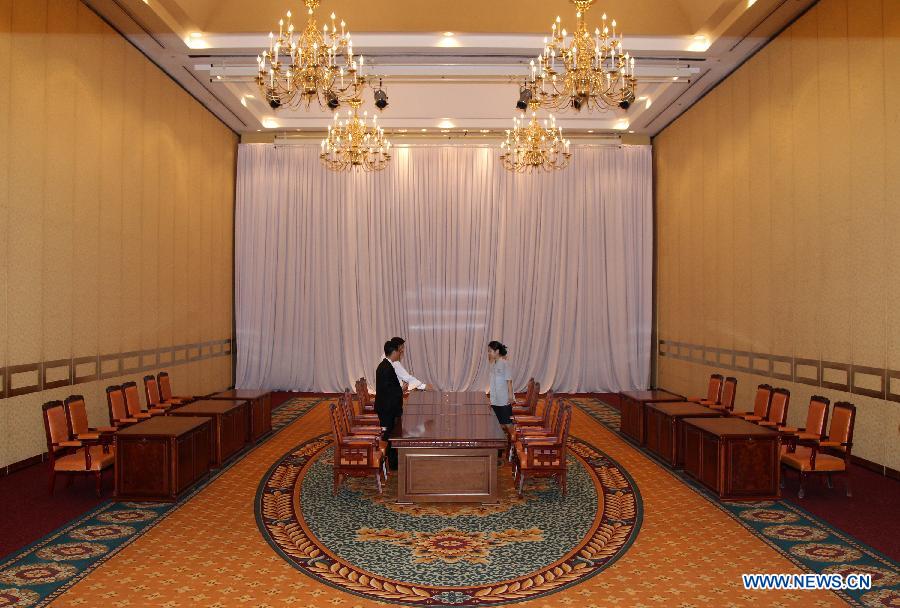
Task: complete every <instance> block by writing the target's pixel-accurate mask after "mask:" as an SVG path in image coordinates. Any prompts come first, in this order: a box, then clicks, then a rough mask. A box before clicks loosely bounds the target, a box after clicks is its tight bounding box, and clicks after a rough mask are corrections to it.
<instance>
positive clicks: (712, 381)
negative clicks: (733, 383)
mask: <svg viewBox="0 0 900 608" xmlns="http://www.w3.org/2000/svg"><path fill="white" fill-rule="evenodd" d="M723 382H724V378H723V377H722V374H710V376H709V387H708V388H707V389H706V399H707V400H708V401H712V402H713V403H719V402H721V401H722V383H723Z"/></svg>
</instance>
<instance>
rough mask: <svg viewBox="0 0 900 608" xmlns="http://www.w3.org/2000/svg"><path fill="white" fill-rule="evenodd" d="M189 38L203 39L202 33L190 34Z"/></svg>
mask: <svg viewBox="0 0 900 608" xmlns="http://www.w3.org/2000/svg"><path fill="white" fill-rule="evenodd" d="M191 38H194V39H196V38H203V32H191Z"/></svg>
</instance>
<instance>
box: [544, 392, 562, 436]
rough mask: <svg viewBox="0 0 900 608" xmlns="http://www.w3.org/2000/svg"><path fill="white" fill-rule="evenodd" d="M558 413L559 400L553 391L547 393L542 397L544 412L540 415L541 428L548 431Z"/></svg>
mask: <svg viewBox="0 0 900 608" xmlns="http://www.w3.org/2000/svg"><path fill="white" fill-rule="evenodd" d="M558 412H559V400H558V399H557V398H556V396H555V395H554V394H553V391H547V394H546V395H545V396H544V411H543V412H542V413H541V426H543V427H544V428H547V429H549V428H550V427H551V425H552V424H553V418H554V417H555V416H556V415H557V414H558Z"/></svg>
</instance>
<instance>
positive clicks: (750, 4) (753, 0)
mask: <svg viewBox="0 0 900 608" xmlns="http://www.w3.org/2000/svg"><path fill="white" fill-rule="evenodd" d="M754 4H756V0H747V8H750V7H751V6H753V5H754Z"/></svg>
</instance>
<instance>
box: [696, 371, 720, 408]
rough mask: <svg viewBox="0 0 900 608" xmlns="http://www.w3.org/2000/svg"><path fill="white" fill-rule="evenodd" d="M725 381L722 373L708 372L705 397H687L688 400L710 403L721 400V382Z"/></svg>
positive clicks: (704, 403)
mask: <svg viewBox="0 0 900 608" xmlns="http://www.w3.org/2000/svg"><path fill="white" fill-rule="evenodd" d="M724 381H725V379H724V378H723V376H722V374H710V376H709V386H708V387H707V389H706V397H688V401H693V402H694V403H701V404H703V405H712V404H714V403H721V402H722V384H723V382H724Z"/></svg>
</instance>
